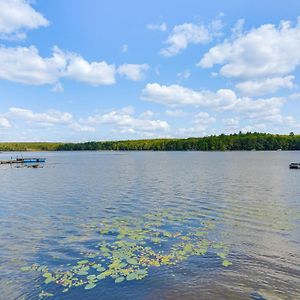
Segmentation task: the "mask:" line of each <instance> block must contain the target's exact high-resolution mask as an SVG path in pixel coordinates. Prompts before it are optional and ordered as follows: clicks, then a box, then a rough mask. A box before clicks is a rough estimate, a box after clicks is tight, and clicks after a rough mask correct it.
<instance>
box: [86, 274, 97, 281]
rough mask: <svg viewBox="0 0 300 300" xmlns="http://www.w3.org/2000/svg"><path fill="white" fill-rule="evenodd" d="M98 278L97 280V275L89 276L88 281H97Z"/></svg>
mask: <svg viewBox="0 0 300 300" xmlns="http://www.w3.org/2000/svg"><path fill="white" fill-rule="evenodd" d="M96 278H97V276H96V275H89V276H87V277H86V279H87V280H88V281H93V280H95V279H96Z"/></svg>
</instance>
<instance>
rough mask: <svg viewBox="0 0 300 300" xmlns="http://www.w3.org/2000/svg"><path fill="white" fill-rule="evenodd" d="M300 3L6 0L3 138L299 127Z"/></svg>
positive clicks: (1, 64)
mask: <svg viewBox="0 0 300 300" xmlns="http://www.w3.org/2000/svg"><path fill="white" fill-rule="evenodd" d="M299 12H300V2H299V1H297V0H293V1H292V0H290V1H266V0H261V1H256V0H252V1H238V0H224V1H215V0H214V1H196V0H195V1H194V0H193V1H192V0H186V1H167V0H166V1H148V2H146V1H136V0H129V1H116V0H113V1H98V0H64V1H61V0H51V1H50V0H48V1H42V0H37V1H26V0H0V103H1V106H0V141H86V140H115V139H137V138H154V137H190V136H205V135H210V134H220V133H234V132H238V131H240V130H241V131H244V132H246V131H259V132H271V133H289V132H290V131H293V132H295V133H299V130H300V114H299V112H300V91H299V65H300V51H299V49H300V19H299V16H298V15H299V14H300V13H299Z"/></svg>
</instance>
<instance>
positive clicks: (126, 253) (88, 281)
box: [21, 211, 232, 298]
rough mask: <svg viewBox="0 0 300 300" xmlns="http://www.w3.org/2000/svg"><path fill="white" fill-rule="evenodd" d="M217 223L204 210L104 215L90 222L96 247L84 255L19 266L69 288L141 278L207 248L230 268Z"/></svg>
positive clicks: (49, 294)
mask: <svg viewBox="0 0 300 300" xmlns="http://www.w3.org/2000/svg"><path fill="white" fill-rule="evenodd" d="M214 227H215V224H214V223H213V221H212V220H209V219H208V218H206V217H205V216H204V215H202V214H200V213H180V212H176V213H174V212H171V211H157V212H155V213H151V214H145V215H143V216H141V217H140V218H130V217H122V218H121V217H120V218H112V219H107V220H101V223H99V224H93V225H91V227H90V228H91V229H92V230H95V231H97V232H98V233H99V243H98V244H97V247H96V250H95V251H93V252H89V253H82V254H81V255H82V259H81V260H79V261H76V262H75V263H74V264H73V265H70V264H68V265H66V266H65V267H63V268H62V269H56V270H50V269H49V267H47V266H42V265H40V264H37V263H35V264H33V265H31V266H24V267H22V268H21V270H22V271H24V272H28V271H37V272H41V274H42V277H43V280H44V284H46V285H51V284H55V285H59V286H61V287H62V292H63V293H65V292H68V291H69V289H70V288H74V287H80V286H83V287H84V289H85V290H90V289H93V288H95V287H96V286H97V285H98V284H99V282H100V281H101V280H104V279H106V278H112V279H113V280H114V282H115V283H116V284H119V283H122V282H124V281H131V280H141V279H144V278H145V277H147V276H148V274H149V270H151V268H154V267H160V266H166V265H169V266H172V265H175V264H178V263H180V262H182V261H184V260H186V259H188V258H189V257H190V256H197V255H198V256H203V255H205V254H206V253H208V252H211V253H215V255H217V256H218V257H219V258H220V264H222V265H223V266H224V267H228V266H230V265H231V264H232V263H231V262H230V261H229V260H228V254H229V248H228V247H227V246H226V245H224V244H223V243H217V242H214V241H212V240H211V239H209V233H210V231H211V230H213V229H214ZM50 296H52V293H50V292H45V291H42V292H41V293H40V298H44V297H50Z"/></svg>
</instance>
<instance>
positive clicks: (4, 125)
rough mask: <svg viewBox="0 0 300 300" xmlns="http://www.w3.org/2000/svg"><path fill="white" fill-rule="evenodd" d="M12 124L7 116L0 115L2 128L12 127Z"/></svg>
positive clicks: (0, 127) (0, 126)
mask: <svg viewBox="0 0 300 300" xmlns="http://www.w3.org/2000/svg"><path fill="white" fill-rule="evenodd" d="M10 127H11V124H10V122H9V121H8V119H7V118H5V117H1V116H0V129H6V128H10Z"/></svg>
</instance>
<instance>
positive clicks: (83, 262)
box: [77, 259, 89, 265]
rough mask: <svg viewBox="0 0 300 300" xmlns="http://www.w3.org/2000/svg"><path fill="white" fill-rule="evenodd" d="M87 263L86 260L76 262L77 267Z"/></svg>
mask: <svg viewBox="0 0 300 300" xmlns="http://www.w3.org/2000/svg"><path fill="white" fill-rule="evenodd" d="M88 262H89V261H88V260H87V259H84V260H80V261H78V262H77V264H78V265H84V264H87V263H88Z"/></svg>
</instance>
